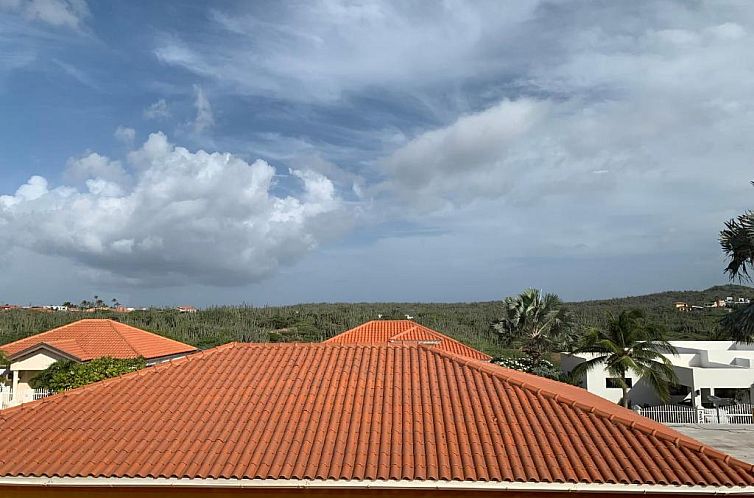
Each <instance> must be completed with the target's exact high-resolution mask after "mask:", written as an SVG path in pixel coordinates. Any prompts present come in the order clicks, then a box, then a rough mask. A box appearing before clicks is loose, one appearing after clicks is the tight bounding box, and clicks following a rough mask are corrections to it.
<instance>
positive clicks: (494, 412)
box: [0, 343, 754, 498]
mask: <svg viewBox="0 0 754 498" xmlns="http://www.w3.org/2000/svg"><path fill="white" fill-rule="evenodd" d="M0 432H2V434H3V449H4V451H3V452H2V454H0V476H1V477H0V487H3V488H0V494H3V495H12V496H20V495H21V494H22V493H23V492H26V493H27V494H28V495H37V494H39V493H42V492H44V493H45V496H61V497H63V496H82V495H87V496H88V495H89V494H90V493H91V494H96V495H97V496H102V495H103V494H104V493H106V492H107V493H113V494H118V495H121V496H126V495H128V494H131V495H134V496H160V497H162V498H170V497H173V496H208V495H210V494H211V496H236V495H248V494H254V495H255V496H273V495H274V496H281V497H285V496H293V495H299V496H300V495H302V494H305V495H310V496H311V495H316V496H342V497H352V496H360V497H367V496H390V497H395V496H409V497H417V498H418V497H425V496H432V497H433V498H446V497H451V496H452V497H457V498H458V497H466V496H500V493H505V494H506V495H507V496H510V497H512V498H513V497H515V498H523V497H531V498H538V497H541V496H546V497H548V498H566V497H570V496H573V493H574V492H583V493H596V496H616V497H617V496H625V495H628V494H637V495H638V494H641V495H643V496H647V495H649V496H652V495H655V496H659V495H667V494H676V495H679V496H684V495H687V496H691V495H704V494H707V495H718V494H729V493H730V494H741V495H743V494H747V493H748V494H751V493H754V466H752V465H751V464H747V463H745V462H743V461H740V460H737V459H735V458H732V457H730V456H728V455H726V454H724V453H722V452H720V451H717V450H715V449H713V448H711V447H708V446H705V445H703V444H701V443H699V442H698V441H696V440H694V439H691V438H689V437H687V436H685V435H683V434H681V433H679V432H676V431H675V430H673V429H671V428H670V427H667V426H664V425H662V424H659V423H657V422H654V421H652V420H649V419H647V418H645V417H642V416H640V415H637V414H636V413H634V412H632V411H630V410H626V409H624V408H621V407H620V406H617V405H615V404H613V403H610V402H608V401H607V400H605V399H602V398H600V397H598V396H595V395H592V394H590V393H588V392H586V391H584V390H583V389H579V388H577V387H575V386H569V385H567V384H562V383H559V382H556V381H553V380H549V379H545V378H542V377H537V376H534V375H530V374H526V373H523V372H519V371H515V370H509V369H505V368H502V367H499V366H496V365H492V364H489V363H484V362H481V361H473V360H469V359H467V358H463V357H461V356H458V355H454V354H450V353H446V352H444V351H442V350H440V349H438V348H437V347H430V346H425V345H405V344H401V345H396V344H383V345H354V344H344V345H339V344H239V343H231V344H226V345H224V346H220V347H218V348H215V349H213V350H210V351H205V352H202V353H197V354H195V355H191V356H188V357H186V358H183V359H179V360H175V361H172V362H169V363H165V364H160V365H155V366H154V367H151V368H147V369H144V370H141V371H139V372H135V373H132V374H127V375H124V376H121V377H117V378H114V379H109V380H106V381H102V382H98V383H96V384H92V385H89V386H85V387H82V388H79V389H74V390H71V391H66V392H63V393H59V394H56V395H54V396H50V397H48V398H44V399H41V400H39V401H35V402H34V403H30V404H27V405H22V406H19V407H15V408H11V409H9V410H6V411H5V412H3V413H2V416H1V417H0ZM490 492H497V493H498V494H495V495H490Z"/></svg>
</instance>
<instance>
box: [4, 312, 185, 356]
mask: <svg viewBox="0 0 754 498" xmlns="http://www.w3.org/2000/svg"><path fill="white" fill-rule="evenodd" d="M42 345H48V346H51V347H52V348H54V349H57V350H59V351H61V352H63V353H65V354H67V355H68V356H71V357H73V358H75V359H77V360H79V361H88V360H92V359H94V358H99V357H101V356H110V357H113V358H136V357H139V356H143V357H144V358H146V359H151V358H160V357H163V356H171V355H176V354H181V353H188V352H192V351H196V348H195V347H193V346H189V345H188V344H184V343H182V342H178V341H174V340H172V339H168V338H167V337H162V336H160V335H157V334H153V333H151V332H147V331H146V330H141V329H137V328H136V327H131V326H130V325H126V324H124V323H120V322H116V321H114V320H107V319H86V320H79V321H77V322H73V323H69V324H68V325H63V326H62V327H58V328H55V329H52V330H48V331H47V332H42V333H41V334H37V335H33V336H31V337H26V338H24V339H20V340H18V341H15V342H11V343H9V344H5V345H4V346H0V350H2V351H3V352H5V354H6V355H8V356H9V357H11V358H12V357H13V356H18V355H19V354H22V353H24V352H25V351H28V350H30V349H34V348H36V347H38V346H42Z"/></svg>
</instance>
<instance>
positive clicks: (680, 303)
mask: <svg viewBox="0 0 754 498" xmlns="http://www.w3.org/2000/svg"><path fill="white" fill-rule="evenodd" d="M674 306H675V309H676V310H678V311H689V310H690V309H691V306H689V303H684V302H683V301H677V302H676V303H675V304H674Z"/></svg>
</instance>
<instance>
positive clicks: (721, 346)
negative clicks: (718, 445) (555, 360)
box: [561, 341, 754, 407]
mask: <svg viewBox="0 0 754 498" xmlns="http://www.w3.org/2000/svg"><path fill="white" fill-rule="evenodd" d="M670 343H671V344H672V345H673V346H675V348H676V349H677V350H678V356H673V355H667V357H668V359H669V360H670V361H671V362H672V363H673V368H674V370H675V373H676V375H677V376H678V383H679V385H678V386H676V387H675V388H673V389H672V390H671V402H673V403H679V402H684V400H685V402H686V403H690V404H692V405H693V406H695V407H701V406H702V405H703V404H708V396H710V395H712V396H717V397H719V398H736V396H737V395H740V394H742V393H744V392H745V391H749V396H750V399H751V398H754V396H752V395H753V394H754V344H741V343H736V342H733V341H671V342H670ZM591 357H592V355H591V354H590V353H580V354H563V355H562V359H561V369H562V370H563V371H564V372H570V371H571V370H573V368H574V367H575V366H576V365H577V364H579V363H583V362H584V361H586V360H587V359H589V358H591ZM611 377H612V376H611V375H609V374H608V373H607V371H606V370H605V369H604V368H603V367H602V366H598V367H597V368H595V369H594V370H592V371H591V372H589V373H588V374H587V375H586V376H585V377H584V378H583V379H582V380H581V387H583V388H585V389H586V390H588V391H589V392H592V393H594V394H597V395H599V396H602V397H603V398H606V399H609V400H610V401H613V402H615V403H617V402H618V401H620V399H621V396H622V394H623V392H622V390H621V387H620V384H619V383H618V382H616V380H615V379H612V378H611ZM626 383H627V384H629V386H631V389H630V391H629V394H628V395H629V399H630V402H631V404H632V405H645V404H648V405H656V404H660V403H661V401H660V399H659V398H658V397H657V394H656V393H655V392H654V390H653V389H652V388H651V387H650V386H649V385H648V384H647V383H646V381H643V380H641V379H639V378H637V377H636V376H634V375H632V374H630V373H629V376H628V377H627V380H626ZM692 393H694V394H693V395H692Z"/></svg>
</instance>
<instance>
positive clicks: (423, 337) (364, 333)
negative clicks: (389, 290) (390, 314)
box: [324, 320, 492, 361]
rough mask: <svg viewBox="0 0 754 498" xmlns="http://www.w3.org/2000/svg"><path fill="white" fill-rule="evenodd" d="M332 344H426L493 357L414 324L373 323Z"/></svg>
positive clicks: (467, 354)
mask: <svg viewBox="0 0 754 498" xmlns="http://www.w3.org/2000/svg"><path fill="white" fill-rule="evenodd" d="M324 342H326V343H331V344H388V343H402V344H412V343H413V344H425V345H428V346H435V347H437V348H438V349H441V350H443V351H447V352H448V353H453V354H457V355H459V356H464V357H467V358H472V359H475V360H483V361H487V360H490V359H491V358H492V357H491V356H490V355H488V354H485V353H482V352H481V351H478V350H476V349H474V348H472V347H470V346H467V345H465V344H464V343H462V342H460V341H457V340H455V339H453V338H452V337H448V336H447V335H445V334H441V333H440V332H438V331H436V330H432V329H430V328H428V327H425V326H423V325H420V324H418V323H416V322H414V321H413V320H372V321H370V322H366V323H363V324H361V325H359V326H358V327H354V328H352V329H350V330H346V331H345V332H342V333H340V334H338V335H336V336H334V337H331V338H329V339H327V340H326V341H324Z"/></svg>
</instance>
